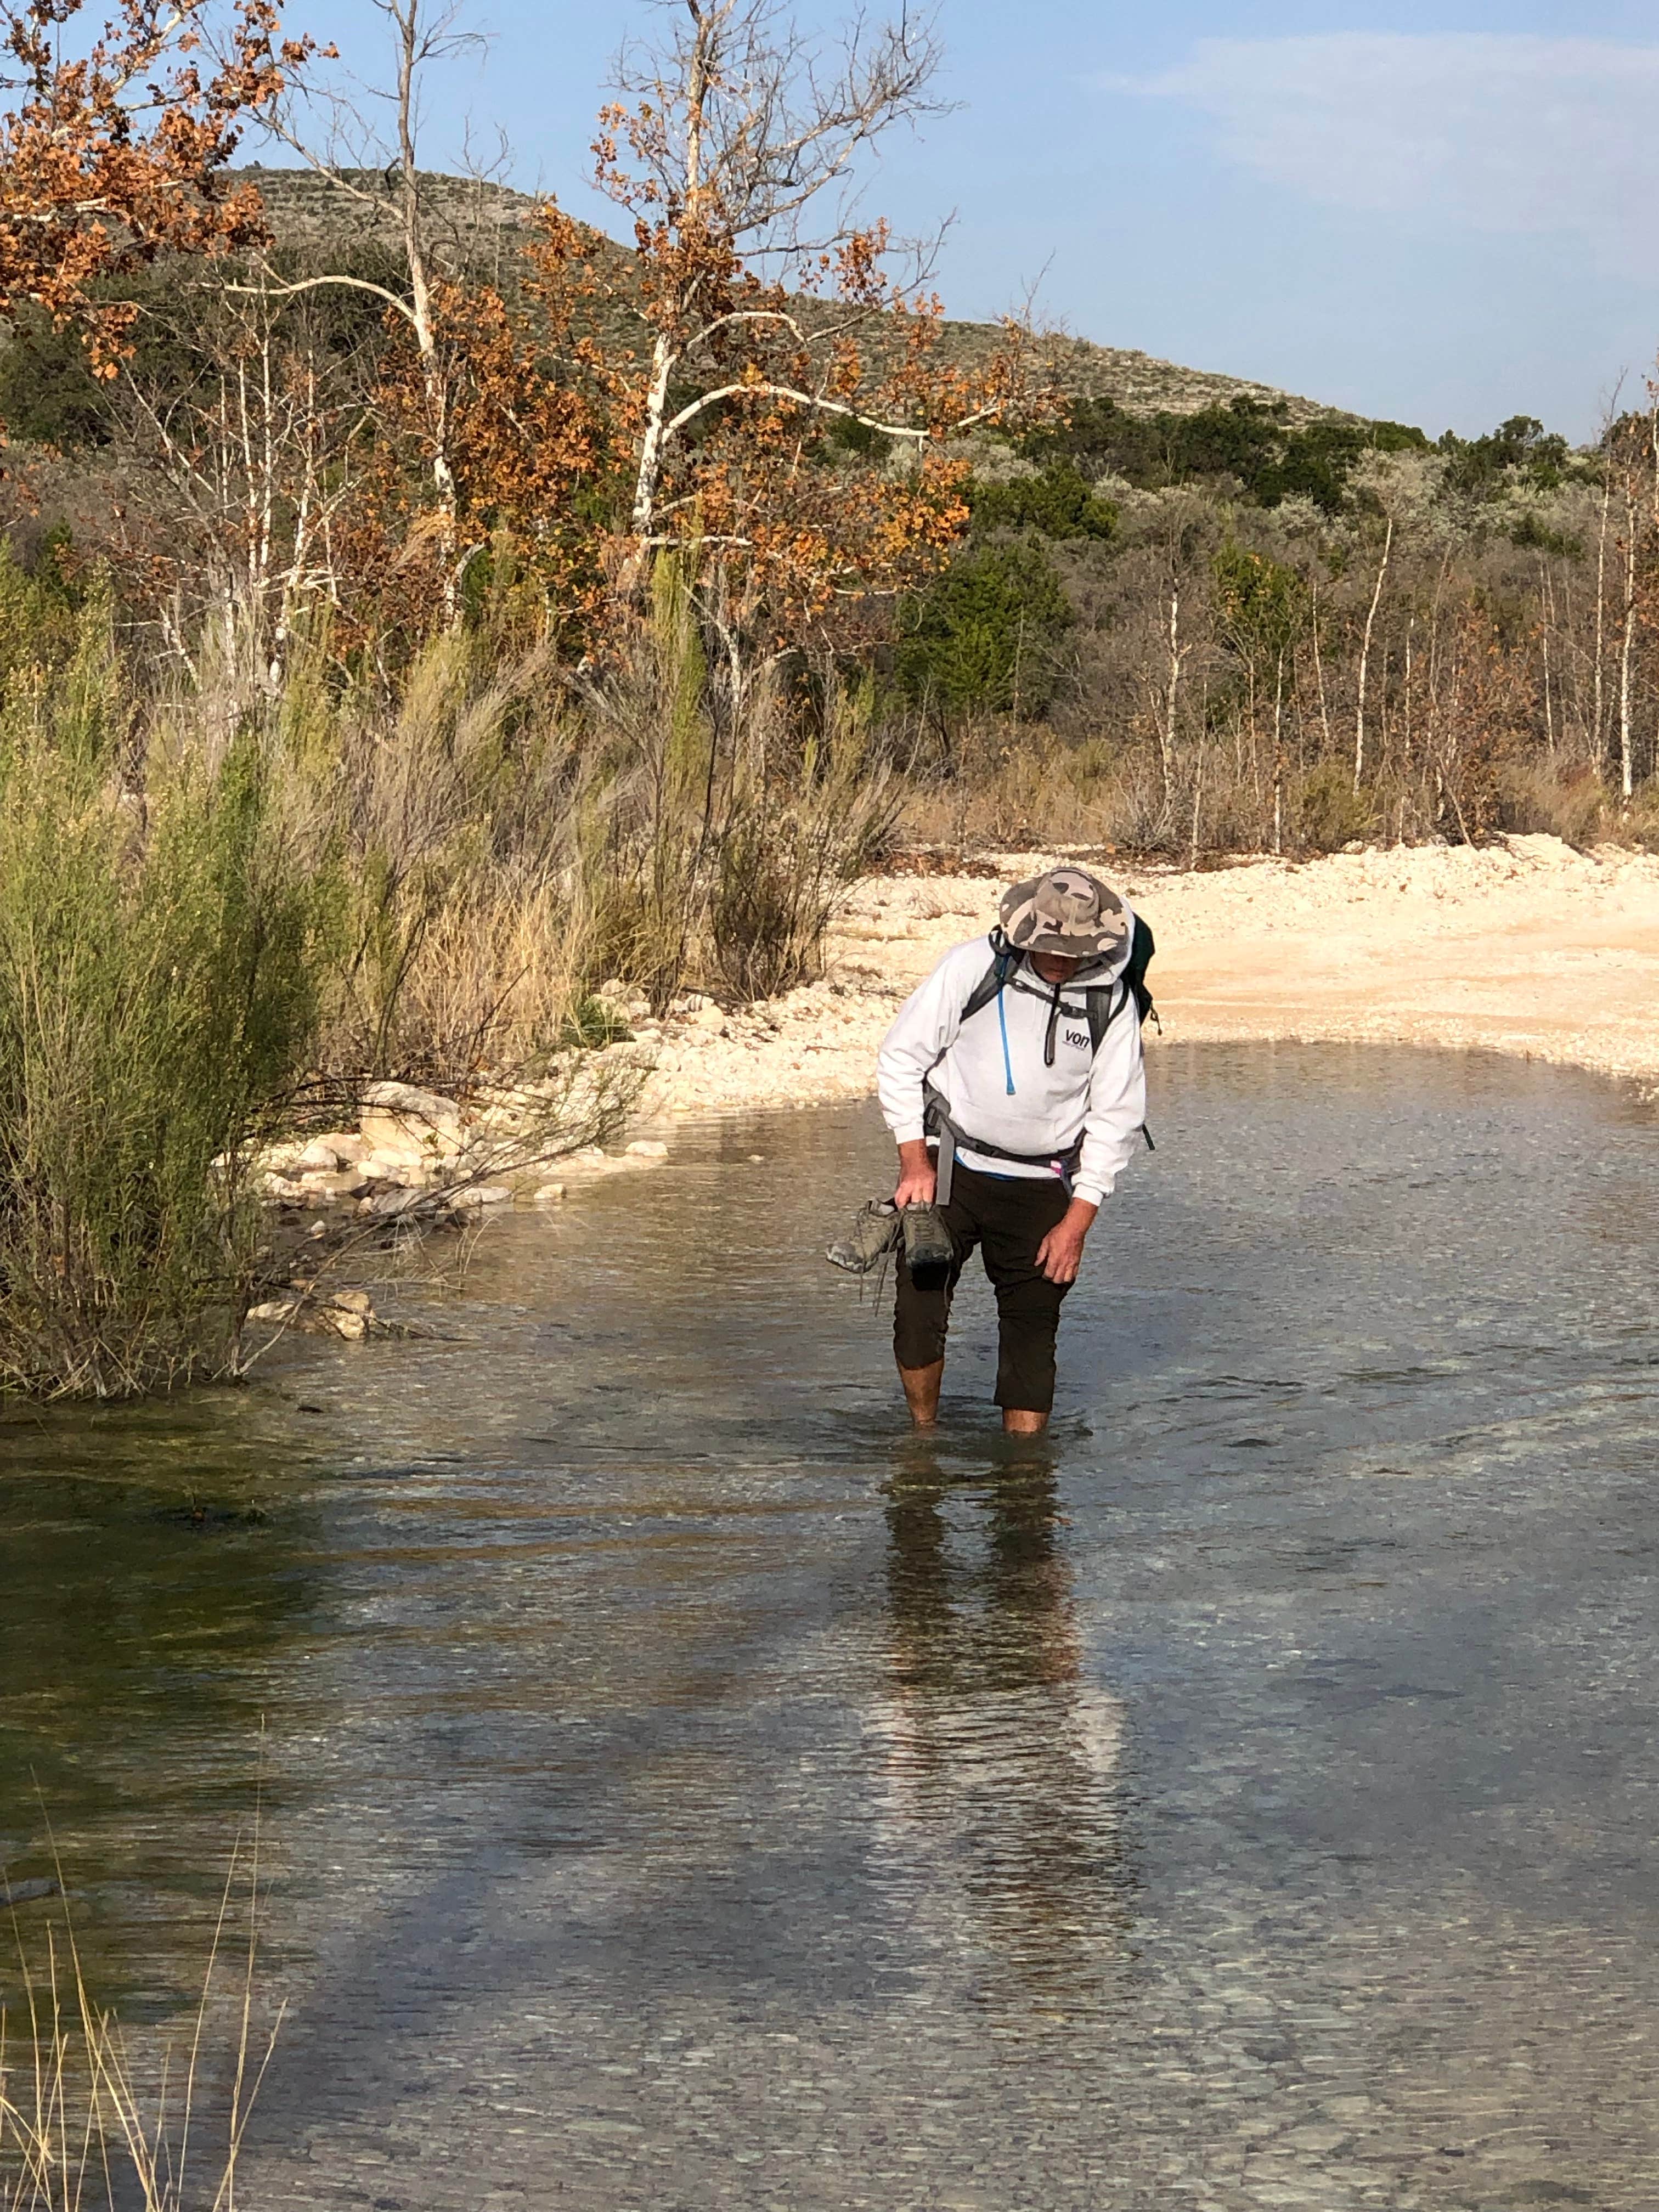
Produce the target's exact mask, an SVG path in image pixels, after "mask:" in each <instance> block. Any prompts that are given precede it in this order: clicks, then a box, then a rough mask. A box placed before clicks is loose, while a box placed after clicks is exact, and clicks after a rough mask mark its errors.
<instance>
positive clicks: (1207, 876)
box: [641, 837, 1659, 1121]
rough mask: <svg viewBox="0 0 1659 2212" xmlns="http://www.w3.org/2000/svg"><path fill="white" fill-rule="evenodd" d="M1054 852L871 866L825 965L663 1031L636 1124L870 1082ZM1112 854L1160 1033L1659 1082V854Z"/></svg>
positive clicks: (1110, 870)
mask: <svg viewBox="0 0 1659 2212" xmlns="http://www.w3.org/2000/svg"><path fill="white" fill-rule="evenodd" d="M1053 857H1054V856H1051V855H1043V854H1005V855H1002V856H1000V860H999V861H998V866H999V869H1000V877H999V878H998V879H996V880H993V879H990V878H983V877H972V876H948V875H945V876H926V877H915V876H907V877H898V876H874V877H871V878H868V879H867V880H866V881H865V882H864V883H862V884H860V886H859V888H858V890H857V893H856V895H855V896H854V899H853V901H852V902H851V904H850V906H849V908H848V911H847V913H846V915H844V916H843V918H842V923H841V926H840V927H839V929H838V930H837V932H836V936H835V938H834V939H833V941H832V944H831V947H830V959H829V973H828V975H827V976H826V978H825V980H824V981H823V982H822V983H818V984H815V985H813V986H811V987H810V988H808V989H804V990H799V991H793V992H791V993H790V994H788V996H787V998H783V999H778V1000H769V1001H767V1002H765V1003H763V1004H762V1005H759V1006H755V1007H752V1008H750V1009H746V1010H744V1011H743V1012H736V1013H727V1012H724V1011H722V1010H721V1009H720V1008H719V1007H717V1006H702V1007H700V1008H698V1009H697V1010H696V1012H692V1013H691V1014H690V1015H686V1016H679V1017H674V1018H670V1019H669V1020H668V1021H667V1022H666V1023H665V1024H664V1025H663V1028H662V1030H661V1032H660V1035H659V1036H653V1038H651V1039H650V1040H649V1042H650V1046H651V1048H652V1049H653V1052H654V1053H655V1054H656V1060H657V1066H656V1073H655V1074H654V1075H653V1078H652V1080H651V1083H650V1085H649V1086H648V1088H647V1092H646V1094H645V1097H644V1099H643V1100H642V1103H641V1120H642V1121H664V1120H670V1119H673V1118H677V1117H678V1116H680V1115H700V1114H713V1113H724V1112H731V1111H734V1110H738V1109H744V1108H749V1107H757V1106H782V1105H796V1106H808V1105H812V1104H815V1103H819V1102H822V1101H823V1100H827V1099H834V1098H847V1097H857V1096H860V1095H861V1094H863V1093H865V1092H867V1091H870V1090H871V1089H872V1087H873V1082H874V1062H875V1054H876V1048H877V1047H878V1044H879V1043H880V1041H881V1037H882V1035H883V1032H884V1030H885V1029H886V1027H887V1024H888V1023H889V1022H890V1020H891V1018H892V1014H893V1009H894V1007H895V1006H896V1005H897V1003H898V1001H899V1000H901V999H902V998H903V997H904V996H905V994H907V993H908V991H909V990H910V989H911V988H912V987H914V986H915V983H916V982H917V981H919V980H920V979H921V976H922V975H925V974H926V973H927V970H928V969H929V968H931V967H932V965H933V963H934V962H935V961H936V960H937V959H938V958H939V955H940V954H941V953H942V952H943V951H945V949H946V948H947V946H949V945H953V944H956V943H958V942H959V941H960V940H961V939H963V938H967V937H971V936H973V935H975V933H978V932H980V931H982V930H987V929H988V928H989V927H990V926H991V924H992V922H993V921H994V919H995V915H996V904H997V900H998V897H999V896H1000V891H1001V888H1002V884H1003V883H1005V882H1008V881H1012V880H1013V879H1014V878H1016V877H1018V876H1021V875H1030V874H1032V873H1034V872H1036V869H1037V868H1038V867H1040V866H1042V865H1044V863H1045V861H1046V860H1049V859H1052V858H1053ZM1105 872H1106V873H1107V874H1108V875H1109V878H1110V879H1111V880H1113V881H1114V882H1115V883H1117V884H1120V885H1121V888H1122V889H1123V890H1125V891H1127V894H1128V896H1130V898H1131V899H1132V900H1133V903H1134V905H1135V906H1136V907H1137V908H1138V909H1139V911H1140V912H1141V913H1143V914H1144V915H1146V919H1147V921H1149V922H1150V923H1151V924H1152V928H1153V931H1154V932H1155V933H1156V935H1157V938H1158V958H1157V961H1156V962H1155V963H1154V965H1153V969H1152V983H1153V986H1154V988H1155V990H1156V992H1157V995H1158V1012H1159V1015H1160V1017H1161V1018H1162V1021H1163V1024H1164V1028H1163V1039H1164V1042H1183V1041H1184V1042H1197V1041H1213V1040H1218V1039H1229V1038H1257V1039H1267V1038H1279V1039H1285V1040H1294V1041H1301V1042H1309V1041H1313V1040H1332V1039H1342V1040H1352V1041H1358V1042H1367V1043H1390V1044H1419V1045H1439V1046H1449V1047H1468V1046H1476V1047H1481V1048H1486V1049H1489V1050H1494V1051H1499V1052H1513V1053H1518V1054H1523V1055H1526V1056H1528V1057H1535V1058H1538V1059H1541V1060H1562V1061H1570V1062H1572V1063H1574V1064H1576V1065H1577V1066H1583V1067H1587V1068H1592V1069H1595V1070H1596V1071H1597V1072H1599V1073H1605V1074H1609V1075H1620V1076H1631V1077H1637V1078H1641V1079H1647V1080H1649V1081H1659V858H1653V857H1650V856H1648V855H1646V854H1632V853H1627V852H1624V851H1621V850H1615V849H1606V850H1602V851H1600V852H1596V853H1591V854H1585V853H1578V852H1575V851H1574V850H1573V849H1572V848H1571V847H1570V846H1567V845H1564V844H1562V843H1561V842H1560V841H1559V839H1557V838H1553V837H1513V838H1510V839H1509V840H1508V841H1507V842H1505V843H1504V844H1502V845H1498V846H1493V847H1491V848H1486V849H1485V850H1481V851H1478V852H1476V851H1470V850H1468V849H1467V848H1443V847H1434V846H1426V847H1413V848H1397V849H1395V850H1392V851H1383V850H1376V851H1368V852H1363V853H1352V854H1349V853H1343V854H1333V855H1331V856H1330V857H1328V858H1326V859H1323V860H1313V861H1310V862H1307V863H1305V864H1303V865H1300V866H1297V865H1294V864H1292V863H1290V862H1287V861H1279V860H1252V861H1248V862H1244V863H1242V864H1240V865H1238V866H1231V867H1225V868H1219V869H1215V870H1208V871H1202V872H1186V871H1178V870H1165V869H1158V868H1148V867H1146V866H1129V867H1127V868H1116V867H1113V866H1108V867H1107V869H1106V871H1105ZM1148 1041H1149V1043H1150V1044H1151V1046H1152V1049H1154V1050H1156V1049H1157V1046H1158V1033H1157V1032H1156V1031H1153V1030H1150V1029H1149V1031H1148Z"/></svg>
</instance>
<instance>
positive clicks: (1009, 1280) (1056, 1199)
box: [893, 1160, 1072, 1413]
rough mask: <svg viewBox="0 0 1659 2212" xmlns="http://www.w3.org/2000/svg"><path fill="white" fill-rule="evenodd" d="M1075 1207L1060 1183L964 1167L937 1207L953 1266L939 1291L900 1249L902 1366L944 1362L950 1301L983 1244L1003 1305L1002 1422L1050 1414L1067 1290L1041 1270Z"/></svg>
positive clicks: (897, 1330)
mask: <svg viewBox="0 0 1659 2212" xmlns="http://www.w3.org/2000/svg"><path fill="white" fill-rule="evenodd" d="M1069 1203H1070V1200H1068V1199H1067V1197H1066V1186H1065V1185H1064V1184H1063V1183H1062V1182H1060V1178H1059V1176H1042V1178H1041V1179H1039V1178H1038V1177H1036V1176H992V1175H983V1174H981V1172H980V1171H979V1170H977V1169H975V1168H968V1167H964V1166H963V1164H962V1162H961V1161H960V1160H958V1161H957V1164H956V1172H955V1174H954V1176H953V1177H952V1179H951V1200H950V1203H949V1205H948V1206H941V1207H940V1208H939V1212H940V1213H941V1214H942V1215H943V1217H944V1219H945V1227H946V1228H947V1229H948V1230H949V1231H950V1232H951V1244H952V1246H953V1247H954V1249H955V1252H956V1262H955V1265H954V1266H953V1267H951V1273H950V1277H949V1279H948V1280H946V1281H945V1282H943V1283H941V1284H940V1285H939V1287H938V1288H937V1289H936V1290H918V1289H917V1287H916V1285H915V1284H914V1283H913V1282H912V1281H911V1280H910V1271H909V1269H908V1267H906V1266H905V1264H904V1257H903V1252H902V1248H901V1250H900V1255H899V1262H898V1267H897V1275H898V1301H897V1304H896V1307H895V1310H894V1314H893V1351H894V1353H895V1355H896V1358H897V1360H898V1364H899V1365H900V1366H901V1367H931V1366H932V1365H933V1362H934V1361H935V1360H936V1359H943V1358H944V1357H945V1333H946V1330H947V1329H948V1328H949V1326H950V1320H951V1297H952V1295H953V1294H954V1292H955V1291H956V1287H957V1282H958V1281H959V1280H960V1279H961V1275H962V1271H963V1267H965V1266H966V1265H967V1263H968V1261H969V1258H970V1256H971V1255H972V1253H973V1250H974V1248H975V1245H977V1246H978V1247H979V1249H980V1251H981V1254H982V1255H983V1258H984V1261H985V1272H986V1273H987V1275H988V1276H989V1277H990V1279H991V1287H992V1289H993V1290H994V1291H995V1292H996V1299H997V1387H996V1403H997V1404H998V1405H999V1406H1000V1407H1002V1409H1003V1411H1004V1412H1005V1413H1048V1412H1049V1411H1051V1410H1052V1408H1053V1406H1054V1338H1055V1335H1056V1334H1057V1332H1058V1330H1059V1328H1060V1307H1061V1306H1062V1305H1063V1304H1064V1303H1065V1299H1066V1291H1069V1290H1070V1288H1071V1287H1072V1286H1071V1285H1070V1284H1069V1283H1051V1282H1050V1281H1049V1280H1048V1277H1047V1276H1046V1275H1045V1274H1044V1273H1042V1269H1041V1268H1040V1267H1038V1266H1037V1264H1036V1254H1037V1247H1038V1245H1039V1244H1041V1243H1042V1240H1043V1238H1044V1237H1046V1236H1047V1235H1048V1231H1050V1230H1051V1229H1053V1228H1055V1227H1056V1226H1057V1225H1058V1224H1059V1222H1060V1218H1061V1216H1062V1215H1063V1214H1064V1213H1065V1212H1066V1206H1067V1205H1068V1204H1069Z"/></svg>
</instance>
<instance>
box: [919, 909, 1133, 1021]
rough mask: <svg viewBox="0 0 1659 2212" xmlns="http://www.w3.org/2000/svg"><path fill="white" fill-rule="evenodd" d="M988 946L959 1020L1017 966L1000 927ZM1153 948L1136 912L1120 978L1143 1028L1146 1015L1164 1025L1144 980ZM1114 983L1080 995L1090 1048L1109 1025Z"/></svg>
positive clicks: (980, 1004)
mask: <svg viewBox="0 0 1659 2212" xmlns="http://www.w3.org/2000/svg"><path fill="white" fill-rule="evenodd" d="M991 948H992V951H993V952H994V955H995V957H994V959H993V961H992V963H991V964H990V966H989V967H988V968H987V969H986V971H985V973H984V974H983V975H981V977H980V979H979V981H978V982H977V983H975V986H974V987H973V989H972V990H971V991H970V992H969V994H968V1003H967V1005H966V1006H964V1007H963V1010H962V1019H963V1021H964V1022H965V1021H968V1020H969V1019H971V1018H972V1017H973V1016H974V1015H975V1014H976V1013H978V1012H980V1011H981V1008H983V1007H986V1006H989V1005H990V1003H991V1001H992V1000H993V999H994V998H995V997H996V995H997V994H998V993H999V992H1000V991H1001V990H1002V989H1003V988H1004V987H1005V986H1006V983H1007V981H1008V979H1009V977H1010V976H1011V975H1012V974H1013V972H1014V970H1015V969H1016V968H1018V965H1019V963H1020V958H1021V955H1020V953H1019V951H1018V949H1017V948H1016V947H1015V946H1013V945H1010V944H1009V942H1008V940H1007V939H1006V937H1005V936H1004V935H1003V933H1002V932H1001V931H1000V929H994V930H993V931H992V932H991ZM1157 949H1158V948H1157V946H1156V945H1154V944H1153V942H1152V931H1151V929H1150V928H1149V927H1147V925H1146V923H1145V922H1144V921H1142V920H1141V918H1140V916H1139V915H1136V916H1135V927H1134V935H1133V938H1131V939H1130V941H1129V957H1128V961H1127V964H1126V965H1125V967H1124V969H1123V974H1122V976H1121V979H1120V980H1121V981H1123V982H1124V983H1126V984H1127V986H1128V988H1129V992H1130V994H1132V995H1133V999H1134V1002H1135V1012H1136V1014H1137V1015H1138V1016H1139V1020H1140V1025H1141V1027H1142V1028H1143V1029H1144V1028H1145V1027H1146V1019H1147V1017H1148V1015H1150V1016H1151V1017H1152V1020H1153V1021H1154V1022H1157V1023H1158V1028H1159V1030H1162V1029H1163V1027H1164V1024H1163V1023H1162V1022H1159V1021H1158V1008H1157V1007H1156V1006H1154V1005H1153V1004H1152V988H1151V986H1150V985H1149V984H1148V983H1147V981H1146V970H1147V969H1148V968H1149V967H1150V966H1151V965H1152V955H1153V953H1154V952H1155V951H1157ZM1115 987H1116V986H1115V984H1112V983H1096V984H1093V985H1091V986H1090V987H1088V988H1086V989H1085V992H1084V994H1083V1000H1084V1004H1085V1006H1086V1007H1087V1009H1088V1014H1089V1042H1090V1047H1091V1050H1092V1051H1095V1052H1098V1051H1099V1050H1100V1047H1101V1042H1102V1040H1103V1038H1104V1036H1105V1035H1106V1032H1107V1030H1109V1028H1110V1027H1111V1024H1112V994H1113V992H1114V991H1115Z"/></svg>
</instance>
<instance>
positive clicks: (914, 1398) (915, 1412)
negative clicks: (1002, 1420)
mask: <svg viewBox="0 0 1659 2212" xmlns="http://www.w3.org/2000/svg"><path fill="white" fill-rule="evenodd" d="M944 1380H945V1362H944V1361H943V1360H942V1359H936V1360H935V1361H934V1362H933V1365H932V1366H931V1367H901V1368H900V1370H899V1381H900V1382H901V1383H902V1384H903V1385H904V1402H905V1404H906V1405H907V1406H908V1407H909V1408H910V1419H911V1423H912V1425H914V1426H915V1427H916V1428H918V1429H931V1428H934V1427H937V1425H938V1423H939V1386H940V1385H941V1384H942V1383H943V1382H944ZM1020 1418H1021V1419H1025V1418H1026V1417H1025V1416H1024V1414H1022V1415H1021V1416H1020Z"/></svg>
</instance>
